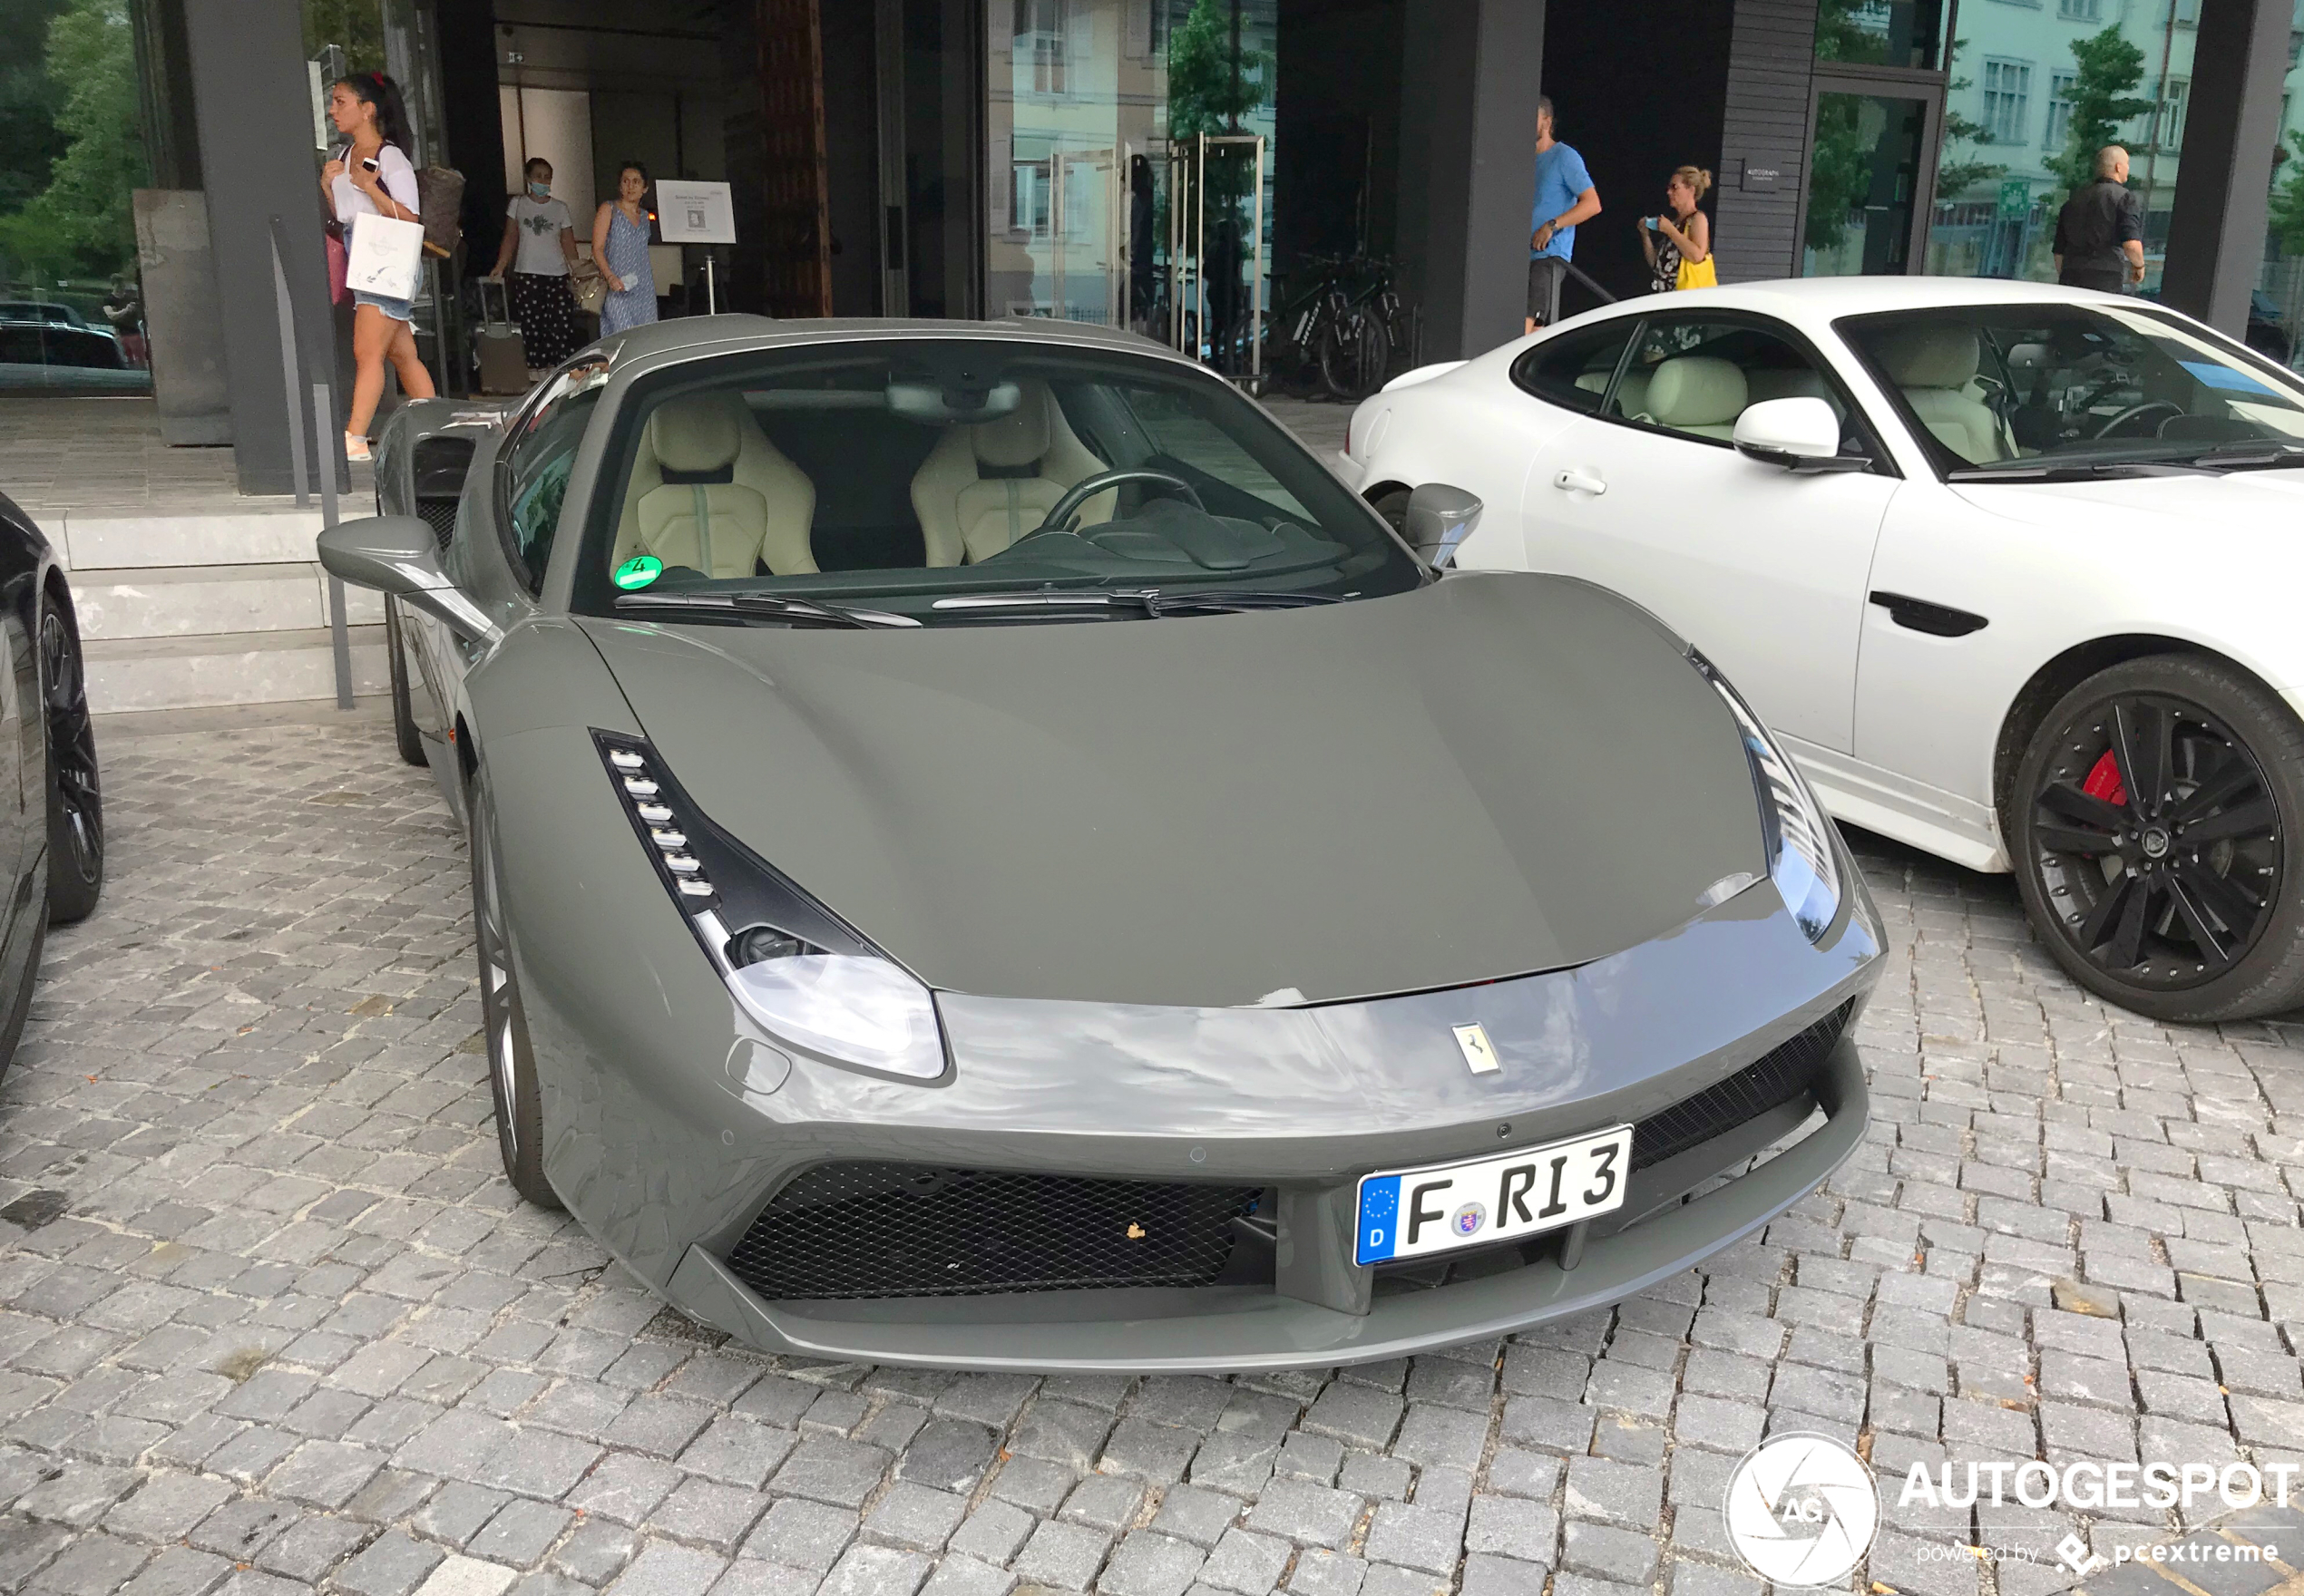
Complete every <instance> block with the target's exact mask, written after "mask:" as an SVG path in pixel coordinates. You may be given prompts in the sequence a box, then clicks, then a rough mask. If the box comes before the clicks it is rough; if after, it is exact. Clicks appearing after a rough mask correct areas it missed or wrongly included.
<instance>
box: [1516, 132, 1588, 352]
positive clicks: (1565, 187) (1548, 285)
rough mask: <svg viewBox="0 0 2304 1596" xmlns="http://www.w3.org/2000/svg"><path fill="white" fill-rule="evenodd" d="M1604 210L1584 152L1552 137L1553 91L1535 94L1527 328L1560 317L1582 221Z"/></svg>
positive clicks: (1534, 328) (1553, 320)
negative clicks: (1562, 283) (1563, 284)
mask: <svg viewBox="0 0 2304 1596" xmlns="http://www.w3.org/2000/svg"><path fill="white" fill-rule="evenodd" d="M1599 214H1600V193H1599V190H1596V189H1595V188H1594V187H1593V186H1592V174H1591V173H1590V172H1588V171H1586V170H1585V169H1584V157H1583V156H1581V155H1578V154H1577V152H1576V151H1574V150H1573V149H1571V148H1570V147H1569V146H1567V145H1566V144H1563V143H1561V142H1559V141H1557V140H1556V139H1555V138H1553V137H1552V97H1551V96H1550V95H1548V94H1538V96H1537V97H1536V202H1535V204H1534V206H1533V207H1532V208H1531V209H1530V213H1529V218H1528V229H1529V230H1528V331H1529V332H1531V333H1532V332H1534V331H1536V327H1537V324H1538V322H1539V321H1540V322H1542V323H1543V324H1544V325H1545V326H1551V325H1552V324H1553V323H1554V322H1556V321H1557V320H1559V319H1560V279H1561V278H1562V277H1566V276H1567V265H1568V260H1569V258H1571V257H1573V256H1574V255H1575V254H1576V229H1577V223H1578V222H1585V221H1590V220H1591V219H1593V218H1594V217H1596V216H1597V215H1599Z"/></svg>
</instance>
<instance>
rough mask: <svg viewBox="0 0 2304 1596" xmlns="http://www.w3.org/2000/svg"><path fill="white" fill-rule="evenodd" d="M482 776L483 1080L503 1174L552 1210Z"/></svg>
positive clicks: (476, 863)
mask: <svg viewBox="0 0 2304 1596" xmlns="http://www.w3.org/2000/svg"><path fill="white" fill-rule="evenodd" d="M487 779H488V778H487V775H486V774H485V773H484V772H483V774H481V776H480V777H479V779H478V780H477V781H475V782H474V783H473V793H472V930H473V942H474V943H476V944H477V945H478V949H479V953H480V1009H481V1028H482V1034H483V1037H484V1039H485V1040H486V1042H487V1045H488V1081H489V1085H490V1086H491V1087H492V1088H493V1093H494V1095H495V1100H496V1144H497V1148H498V1150H499V1151H500V1152H501V1153H503V1160H504V1176H505V1178H506V1179H508V1180H510V1181H511V1182H512V1184H513V1190H514V1191H515V1192H519V1193H520V1194H521V1195H522V1197H525V1198H526V1199H528V1201H529V1202H533V1203H535V1204H536V1205H537V1206H538V1207H539V1208H551V1209H557V1208H559V1207H560V1206H561V1201H560V1197H559V1194H558V1193H557V1192H553V1190H552V1182H549V1181H547V1180H545V1179H544V1149H543V1139H544V1113H543V1100H542V1097H541V1096H540V1095H539V1094H538V1092H537V1089H536V1059H535V1055H534V1053H533V1052H532V1050H531V1049H530V1047H529V1046H528V1017H527V1014H526V1012H525V1011H524V1010H523V1009H522V1007H521V1002H520V977H519V974H518V973H517V972H516V971H515V970H514V969H513V961H512V947H511V943H510V942H509V940H508V939H507V936H506V932H505V929H504V907H503V905H504V900H503V880H502V877H501V876H500V875H499V873H498V871H497V868H496V856H495V842H494V838H493V826H494V808H493V805H492V804H491V803H489V802H488V796H487Z"/></svg>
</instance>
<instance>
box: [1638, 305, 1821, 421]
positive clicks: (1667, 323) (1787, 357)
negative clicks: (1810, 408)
mask: <svg viewBox="0 0 2304 1596" xmlns="http://www.w3.org/2000/svg"><path fill="white" fill-rule="evenodd" d="M1794 398H1810V399H1821V400H1823V401H1824V403H1826V404H1829V405H1831V407H1832V414H1834V415H1836V416H1838V417H1839V418H1840V421H1841V422H1842V423H1843V424H1845V423H1846V422H1847V420H1848V403H1847V401H1846V399H1845V398H1844V397H1842V395H1841V394H1840V390H1839V387H1838V385H1837V384H1834V383H1833V382H1831V380H1830V379H1829V378H1828V377H1826V376H1825V375H1824V373H1823V372H1822V371H1821V370H1820V369H1819V368H1818V366H1817V365H1816V363H1815V361H1813V360H1812V359H1811V358H1810V357H1809V356H1808V355H1807V354H1806V353H1805V352H1804V351H1802V350H1801V348H1800V347H1799V346H1798V345H1795V344H1793V343H1792V342H1791V340H1790V339H1788V338H1785V337H1783V336H1781V335H1779V334H1777V333H1774V332H1772V331H1770V330H1769V329H1768V328H1767V327H1765V326H1761V325H1759V324H1757V323H1754V322H1750V321H1744V320H1742V319H1734V320H1731V319H1727V318H1723V317H1716V316H1711V317H1708V316H1651V317H1649V318H1648V320H1647V322H1646V324H1645V326H1643V327H1642V328H1641V332H1640V339H1639V342H1638V343H1637V344H1636V345H1635V346H1634V348H1633V351H1632V359H1631V362H1630V363H1629V364H1628V365H1626V366H1625V371H1624V375H1622V376H1621V377H1619V378H1618V379H1617V382H1616V393H1615V394H1614V395H1613V396H1612V397H1611V398H1610V401H1609V404H1608V409H1607V414H1611V415H1621V416H1623V417H1625V419H1626V420H1628V421H1635V422H1641V423H1646V424H1647V425H1650V426H1656V427H1663V428H1665V430H1666V431H1668V432H1674V433H1681V434H1683V435H1684V436H1687V437H1692V438H1704V439H1706V440H1709V441H1710V442H1713V443H1727V442H1728V441H1729V440H1730V438H1731V437H1732V436H1733V434H1734V433H1735V430H1736V418H1737V417H1738V416H1740V415H1742V414H1743V413H1744V409H1745V407H1746V406H1748V405H1752V404H1761V403H1762V402H1763V401H1765V400H1770V399H1794Z"/></svg>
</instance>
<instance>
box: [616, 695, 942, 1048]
mask: <svg viewBox="0 0 2304 1596" xmlns="http://www.w3.org/2000/svg"><path fill="white" fill-rule="evenodd" d="M592 740H593V741H594V743H596V744H598V745H599V747H600V758H601V760H602V761H603V762H604V763H605V764H606V765H607V766H608V774H609V779H610V782H611V783H613V784H614V786H615V789H616V793H617V795H618V797H619V798H620V800H621V801H622V803H623V805H624V812H625V813H626V814H627V815H628V816H629V817H630V820H631V822H632V828H633V830H634V831H635V832H638V833H639V838H640V841H641V842H642V844H643V845H644V846H645V847H646V848H647V850H648V852H649V858H650V860H651V861H653V862H654V864H655V866H656V870H657V874H658V876H659V878H660V879H661V880H662V881H663V882H664V887H665V890H666V891H668V892H669V893H670V894H671V897H672V900H673V902H674V904H675V905H677V906H678V908H679V910H680V913H681V915H682V917H683V918H684V919H686V920H687V921H688V929H690V930H691V931H693V932H694V933H695V934H696V939H697V941H698V943H699V944H701V945H702V947H703V949H704V953H705V956H706V957H707V958H708V959H711V961H712V964H713V967H714V968H717V969H718V971H719V972H720V978H721V979H722V980H723V981H724V982H725V983H726V984H727V989H728V995H729V996H730V997H732V998H735V1000H736V1003H737V1007H739V1008H741V1009H742V1010H743V1011H744V1012H745V1014H747V1016H749V1017H751V1019H752V1021H753V1023H754V1024H756V1025H757V1026H759V1027H760V1028H761V1029H762V1030H764V1031H766V1033H767V1034H768V1035H769V1036H771V1037H773V1038H775V1039H776V1041H777V1042H778V1043H780V1044H781V1045H783V1046H787V1047H790V1048H792V1049H794V1050H795V1051H796V1052H800V1053H805V1054H808V1055H812V1056H815V1057H817V1058H822V1059H826V1060H829V1061H830V1062H832V1063H835V1064H840V1065H845V1066H850V1067H852V1068H857V1069H867V1070H874V1071H878V1072H881V1073H884V1074H887V1075H900V1076H903V1077H904V1078H905V1079H908V1080H915V1081H932V1080H937V1079H940V1078H942V1075H943V1074H944V1067H945V1065H944V1039H943V1032H942V1027H941V1026H940V1025H939V1024H938V1022H937V1018H936V1000H935V998H934V996H933V995H932V993H930V991H929V990H928V988H926V987H925V986H923V985H922V984H921V982H920V981H919V979H918V978H915V977H914V976H913V974H912V972H911V971H909V970H907V969H905V968H903V966H902V965H900V964H898V963H896V961H895V960H893V959H890V958H889V957H888V956H887V955H886V954H885V953H883V952H882V951H881V950H880V949H877V948H875V947H874V946H873V945H872V944H871V943H870V942H869V941H867V940H866V939H864V937H863V936H862V935H860V934H859V933H858V932H857V931H855V930H854V929H853V928H851V927H850V926H849V925H848V924H847V923H846V922H844V920H841V919H840V918H839V917H838V916H837V915H835V914H834V913H833V912H832V911H831V910H828V909H826V908H825V906H824V905H823V904H821V903H819V902H817V901H816V900H815V899H814V898H812V897H810V896H809V895H808V894H807V893H806V892H805V890H802V889H801V888H800V887H799V886H798V885H797V884H796V883H795V882H794V881H791V880H790V879H788V878H787V877H786V876H785V875H784V874H783V873H782V872H781V871H777V870H776V868H775V867H773V866H772V865H770V864H768V863H767V862H766V861H764V860H762V859H760V858H758V857H757V855H755V854H754V853H752V852H750V851H749V850H748V849H747V848H746V847H744V845H743V844H742V843H740V842H737V841H736V839H735V838H733V837H731V836H729V835H728V834H727V832H723V831H721V830H720V829H719V827H718V826H716V825H714V824H713V823H712V822H711V821H710V820H708V818H706V816H705V815H704V814H703V813H702V812H701V811H700V810H698V807H697V806H696V805H695V804H694V803H692V802H690V801H689V799H688V795H687V794H686V793H683V792H681V791H680V788H679V783H676V782H675V781H674V780H673V779H672V777H671V775H670V774H669V773H668V772H667V771H666V770H665V769H664V767H663V762H662V761H661V760H659V758H658V757H657V756H656V754H655V751H654V750H653V749H651V748H650V747H649V745H648V744H645V743H642V742H641V741H639V739H638V738H635V737H626V736H620V735H616V734H614V733H610V732H597V731H596V732H594V733H593V734H592Z"/></svg>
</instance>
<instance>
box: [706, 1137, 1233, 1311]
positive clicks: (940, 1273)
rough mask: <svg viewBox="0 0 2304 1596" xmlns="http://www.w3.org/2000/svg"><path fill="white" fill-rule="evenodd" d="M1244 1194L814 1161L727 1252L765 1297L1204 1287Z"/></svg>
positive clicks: (1221, 1256) (1227, 1242) (1227, 1255)
mask: <svg viewBox="0 0 2304 1596" xmlns="http://www.w3.org/2000/svg"><path fill="white" fill-rule="evenodd" d="M1262 1195H1263V1192H1262V1191H1261V1190H1260V1189H1259V1188H1257V1187H1255V1186H1215V1185H1187V1184H1183V1183H1174V1184H1171V1183H1168V1182H1159V1181H1108V1180H1093V1179H1088V1178H1084V1177H1080V1176H1074V1175H1039V1174H1020V1173H1003V1172H1000V1171H995V1170H973V1169H941V1168H935V1167H932V1166H929V1165H924V1164H910V1163H825V1164H818V1165H816V1166H815V1168H813V1169H808V1170H804V1171H802V1172H801V1173H799V1174H797V1175H796V1176H795V1177H793V1179H791V1180H790V1181H788V1182H786V1183H785V1185H784V1186H783V1187H782V1188H781V1189H780V1190H778V1191H777V1192H776V1196H775V1197H774V1198H773V1199H772V1200H771V1201H770V1202H769V1203H768V1206H767V1208H766V1210H765V1211H764V1212H762V1213H761V1215H760V1217H759V1218H758V1219H757V1220H755V1221H752V1225H751V1228H750V1229H749V1230H747V1231H745V1233H744V1239H743V1240H742V1241H738V1242H737V1245H736V1250H735V1251H733V1252H732V1253H730V1254H729V1256H728V1267H729V1268H730V1269H731V1270H734V1271H735V1273H736V1275H737V1278H738V1279H739V1280H743V1281H744V1283H745V1284H746V1285H747V1286H749V1287H750V1288H752V1289H753V1290H755V1291H757V1292H758V1293H759V1294H760V1295H761V1296H762V1297H765V1298H766V1299H769V1300H770V1301H779V1300H787V1299H823V1298H857V1297H969V1296H982V1295H987V1294H991V1293H994V1292H1001V1291H1072V1290H1085V1289H1108V1288H1112V1287H1118V1286H1206V1285H1211V1284H1213V1283H1214V1282H1215V1280H1216V1278H1217V1276H1219V1275H1220V1274H1222V1273H1223V1272H1224V1268H1225V1263H1226V1262H1227V1261H1229V1260H1230V1259H1231V1256H1232V1250H1233V1244H1234V1242H1235V1239H1236V1237H1235V1227H1234V1225H1233V1222H1232V1221H1234V1220H1235V1219H1237V1218H1243V1217H1245V1216H1246V1215H1247V1214H1249V1213H1252V1212H1255V1209H1256V1207H1257V1204H1258V1202H1259V1199H1260V1198H1261V1197H1262Z"/></svg>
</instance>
